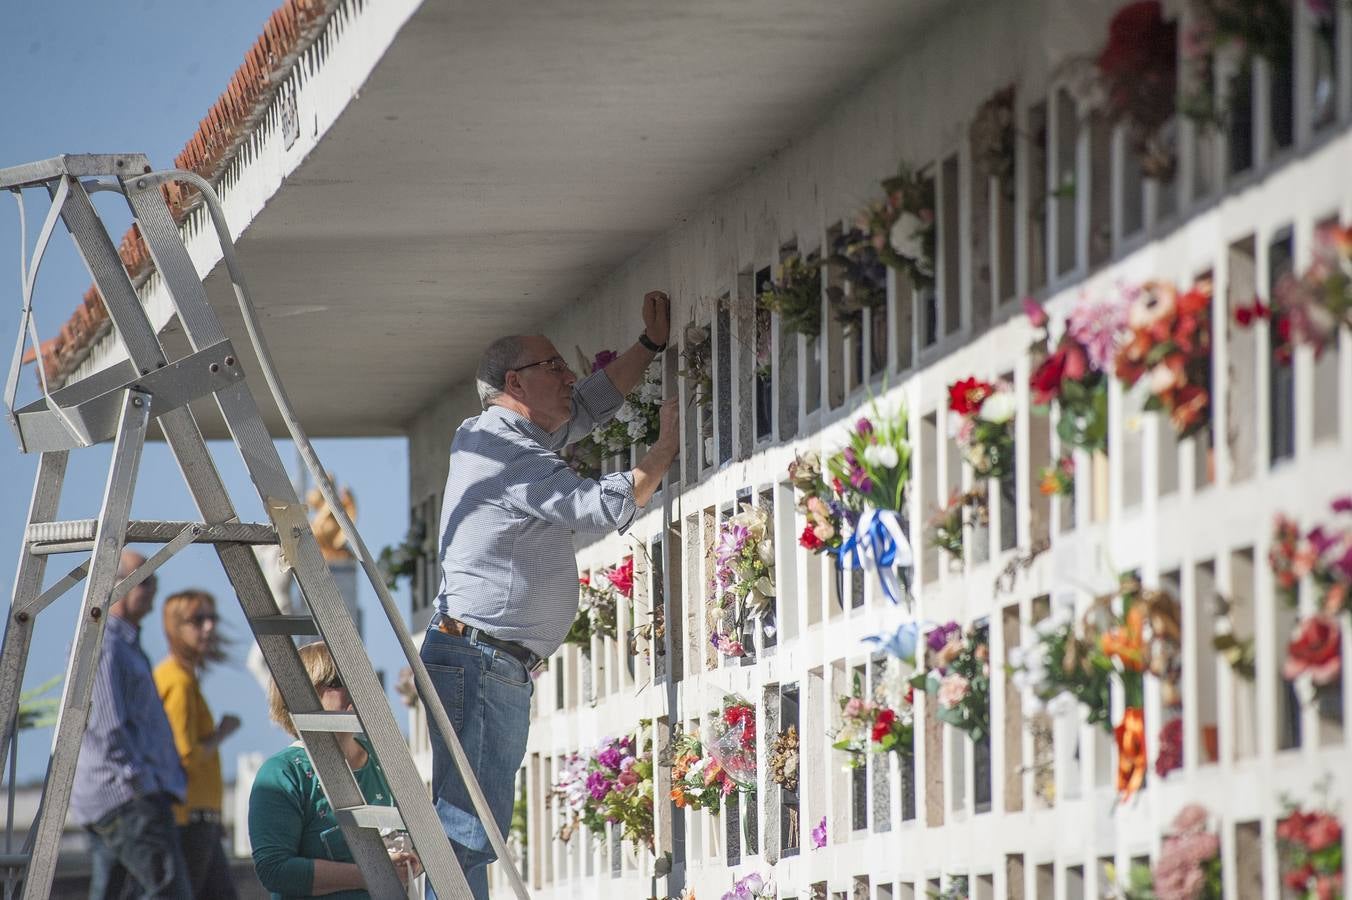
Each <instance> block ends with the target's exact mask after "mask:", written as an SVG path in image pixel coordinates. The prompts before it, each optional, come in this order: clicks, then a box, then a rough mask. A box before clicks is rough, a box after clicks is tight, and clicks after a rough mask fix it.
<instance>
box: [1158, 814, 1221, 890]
mask: <svg viewBox="0 0 1352 900" xmlns="http://www.w3.org/2000/svg"><path fill="white" fill-rule="evenodd" d="M1206 825H1207V811H1206V809H1204V808H1203V807H1201V806H1198V805H1197V804H1195V803H1193V804H1189V805H1188V806H1185V807H1183V809H1181V810H1180V811H1179V813H1178V815H1177V816H1175V817H1174V822H1173V828H1172V831H1171V833H1170V834H1169V835H1168V836H1166V837H1165V838H1164V841H1163V842H1162V843H1161V844H1160V855H1159V858H1158V859H1157V860H1156V861H1155V867H1154V869H1153V870H1151V876H1152V880H1153V882H1154V892H1155V896H1156V897H1157V898H1159V900H1220V898H1221V896H1222V894H1221V839H1220V837H1219V836H1218V835H1217V834H1215V833H1214V832H1211V831H1208V830H1207V827H1206Z"/></svg>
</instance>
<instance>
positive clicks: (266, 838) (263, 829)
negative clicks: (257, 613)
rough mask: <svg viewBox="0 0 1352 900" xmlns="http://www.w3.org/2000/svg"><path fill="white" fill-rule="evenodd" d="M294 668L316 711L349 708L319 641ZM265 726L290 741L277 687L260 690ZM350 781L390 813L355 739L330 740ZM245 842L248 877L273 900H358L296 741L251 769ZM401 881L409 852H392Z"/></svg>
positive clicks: (378, 773)
mask: <svg viewBox="0 0 1352 900" xmlns="http://www.w3.org/2000/svg"><path fill="white" fill-rule="evenodd" d="M299 652H300V658H301V662H302V663H303V664H304V665H305V669H306V671H307V672H309V674H310V682H311V683H312V684H313V685H314V686H315V693H316V694H318V695H319V702H320V704H321V705H322V706H323V708H324V709H326V710H329V711H332V712H341V711H345V710H349V709H351V708H352V699H351V698H350V697H349V696H348V694H347V689H346V688H345V687H343V682H342V679H341V678H339V676H338V669H337V667H336V666H335V665H334V664H333V657H332V656H330V655H329V648H328V647H327V646H325V645H324V644H323V643H322V642H315V643H312V644H306V645H305V646H303V647H301V648H300V651H299ZM268 707H269V712H270V714H271V716H272V720H273V721H274V722H276V723H277V724H278V725H280V726H282V728H284V729H286V731H287V733H288V734H290V735H291V736H292V737H297V736H298V735H297V734H296V728H295V726H294V725H293V724H292V722H291V716H290V714H288V713H287V711H286V704H284V703H283V702H282V698H281V694H280V693H279V692H278V691H277V685H275V684H272V685H269V687H268ZM337 738H338V743H339V745H340V746H341V747H342V750H343V755H344V756H346V757H347V762H348V765H350V766H351V767H352V774H353V776H354V777H355V778H356V780H357V786H358V787H360V788H361V792H362V795H363V796H364V797H365V798H366V802H367V803H370V804H372V805H381V806H391V805H393V803H394V801H393V798H392V797H391V796H390V788H389V785H388V784H386V782H385V773H384V772H383V771H382V770H381V768H380V761H379V760H377V759H376V758H375V756H374V755H372V754H371V752H370V745H368V744H367V743H366V739H365V738H363V737H361V736H360V735H354V734H341V733H340V734H338V735H337ZM249 840H250V841H251V842H252V843H253V860H254V870H255V871H256V872H257V873H258V879H259V881H261V882H262V883H263V886H264V887H265V888H267V889H268V890H269V891H271V892H272V896H273V897H274V898H276V900H282V898H293V897H319V896H323V897H326V898H329V900H366V898H367V897H368V894H367V893H366V890H365V887H366V883H365V881H364V880H363V879H362V874H361V870H360V869H358V868H357V864H356V863H354V862H353V861H352V853H351V852H350V851H349V850H348V847H347V842H346V841H345V840H344V838H343V832H342V830H341V829H340V828H339V827H338V822H337V820H336V819H335V818H334V817H333V810H332V809H331V808H330V806H329V801H328V798H327V797H325V796H324V790H323V788H321V787H320V786H319V778H318V777H317V776H316V775H315V771H314V766H313V765H312V764H311V762H310V757H309V754H307V753H306V752H305V747H304V746H303V745H302V744H301V742H300V741H299V740H298V741H296V742H295V743H294V744H292V745H291V746H290V747H287V748H286V749H285V750H283V751H281V752H280V753H276V754H274V755H273V756H271V757H269V758H268V760H267V761H266V762H264V763H263V765H262V767H261V768H260V769H259V770H258V775H257V777H256V778H255V779H254V784H253V791H252V792H251V793H250V794H249ZM391 856H392V858H393V860H394V862H395V867H396V868H397V869H398V871H399V872H400V875H401V877H403V878H404V879H408V878H410V877H413V876H415V875H417V874H418V873H419V872H420V871H422V868H421V866H420V865H419V863H418V858H417V857H416V856H414V855H413V854H412V853H392V854H391Z"/></svg>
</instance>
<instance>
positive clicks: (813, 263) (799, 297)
mask: <svg viewBox="0 0 1352 900" xmlns="http://www.w3.org/2000/svg"><path fill="white" fill-rule="evenodd" d="M756 299H757V304H758V305H759V306H762V307H764V308H765V309H768V310H770V311H771V312H776V313H779V318H780V321H781V322H782V323H783V325H784V327H785V328H787V329H788V330H789V331H794V332H797V333H798V334H802V335H806V336H807V338H808V339H809V340H811V339H812V338H815V337H816V336H817V335H819V334H821V333H822V264H821V260H820V259H818V258H817V256H816V255H815V254H813V255H809V256H807V257H803V256H801V255H800V254H797V253H791V254H789V255H788V256H786V257H784V259H783V261H782V262H781V263H780V264H779V275H778V277H777V278H775V279H774V280H773V281H771V282H770V284H769V285H767V286H766V287H765V288H764V289H763V290H762V291H761V294H760V296H759V297H758V298H756Z"/></svg>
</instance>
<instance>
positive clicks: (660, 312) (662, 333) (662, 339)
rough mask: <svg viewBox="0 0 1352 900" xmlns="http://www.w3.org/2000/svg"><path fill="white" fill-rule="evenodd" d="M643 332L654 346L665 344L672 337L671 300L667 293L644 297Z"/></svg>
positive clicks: (651, 294)
mask: <svg viewBox="0 0 1352 900" xmlns="http://www.w3.org/2000/svg"><path fill="white" fill-rule="evenodd" d="M643 332H644V333H645V334H646V335H648V340H650V341H652V342H653V343H654V344H665V343H666V342H667V338H668V337H670V336H671V298H670V297H668V296H667V295H666V292H665V291H648V293H646V294H644V295H643Z"/></svg>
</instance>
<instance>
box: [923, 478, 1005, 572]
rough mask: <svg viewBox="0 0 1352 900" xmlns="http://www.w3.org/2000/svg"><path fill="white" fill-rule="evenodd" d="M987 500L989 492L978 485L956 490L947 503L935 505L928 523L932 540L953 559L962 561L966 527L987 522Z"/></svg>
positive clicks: (951, 560) (957, 561)
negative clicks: (978, 487) (936, 506)
mask: <svg viewBox="0 0 1352 900" xmlns="http://www.w3.org/2000/svg"><path fill="white" fill-rule="evenodd" d="M988 502H989V501H988V500H987V496H986V492H985V491H982V490H979V489H977V488H973V489H972V490H970V491H964V492H958V491H954V492H953V493H952V494H951V495H950V496H949V498H948V503H946V504H945V505H943V506H941V507H939V508H938V509H936V510H935V511H934V514H933V515H931V516H930V517H929V520H928V521H927V522H926V523H925V529H926V531H927V532H928V534H929V541H930V544H931V545H933V546H935V547H938V548H939V549H940V550H942V551H944V552H945V553H947V554H948V556H949V561H950V562H952V563H955V564H957V565H961V564H962V546H963V536H962V531H963V528H964V527H966V526H967V525H971V524H980V525H985V524H986V523H987V521H988V517H989V515H990V512H989V506H988ZM969 511H970V517H969Z"/></svg>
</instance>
